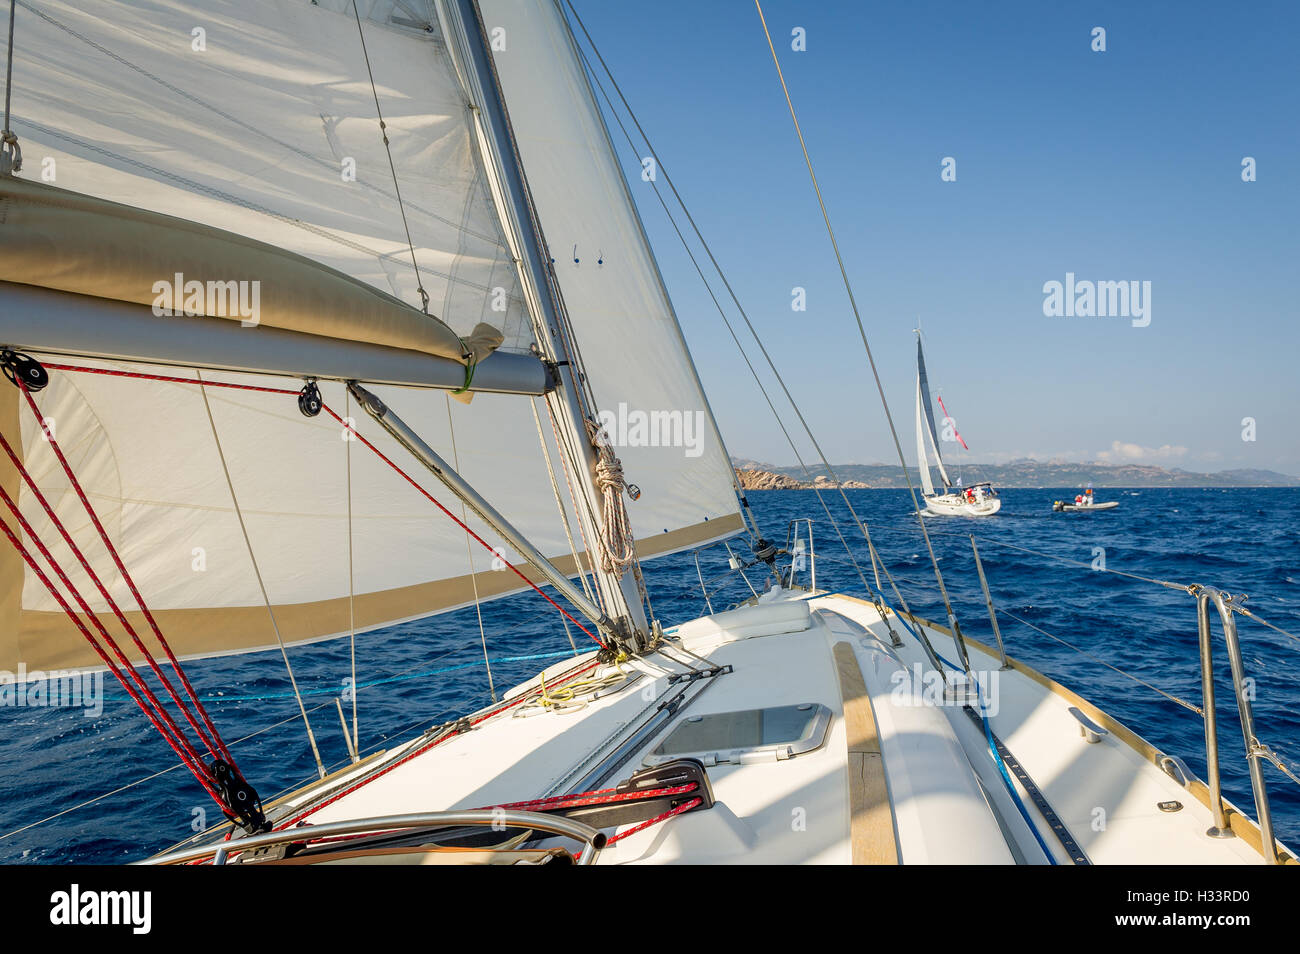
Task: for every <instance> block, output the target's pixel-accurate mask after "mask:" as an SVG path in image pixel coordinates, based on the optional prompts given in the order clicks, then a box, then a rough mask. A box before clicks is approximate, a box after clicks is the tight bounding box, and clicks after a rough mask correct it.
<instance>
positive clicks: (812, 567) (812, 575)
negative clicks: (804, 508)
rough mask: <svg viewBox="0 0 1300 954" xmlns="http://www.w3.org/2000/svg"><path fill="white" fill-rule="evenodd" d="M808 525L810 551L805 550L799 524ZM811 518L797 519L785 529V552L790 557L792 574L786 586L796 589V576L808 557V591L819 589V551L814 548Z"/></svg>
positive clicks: (787, 579)
mask: <svg viewBox="0 0 1300 954" xmlns="http://www.w3.org/2000/svg"><path fill="white" fill-rule="evenodd" d="M801 523H806V524H808V549H807V550H804V547H803V538H802V537H800V536H799V524H801ZM812 525H813V522H812V518H811V517H796V518H795V519H793V520H791V521H790V523H789V524H787V526H786V529H785V552H786V553H787V554H789V556H790V572H789V576H788V577H787V578H786V586H788V587H792V588H793V587H794V586H796V585H797V584H796V583H795V579H796V575H797V574H798V572H799V571H800V570H802V569H804V566H803V563H804V557H805V556H806V557H807V563H808V567H807V569H808V589H810V590H816V589H817V551H816V550H815V549H814V547H813V531H812Z"/></svg>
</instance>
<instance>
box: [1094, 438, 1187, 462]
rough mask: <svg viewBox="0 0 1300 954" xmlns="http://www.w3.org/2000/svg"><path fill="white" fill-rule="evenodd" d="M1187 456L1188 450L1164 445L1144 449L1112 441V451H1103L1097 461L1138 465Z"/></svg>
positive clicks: (1124, 442) (1178, 446)
mask: <svg viewBox="0 0 1300 954" xmlns="http://www.w3.org/2000/svg"><path fill="white" fill-rule="evenodd" d="M1186 456H1187V448H1186V447H1182V446H1181V445H1177V446H1176V445H1174V444H1164V445H1162V446H1160V447H1143V446H1142V445H1141V444H1134V443H1131V442H1128V441H1111V444H1110V450H1108V451H1101V452H1099V453H1098V454H1097V459H1098V460H1101V461H1105V462H1106V463H1124V462H1128V463H1136V462H1137V461H1159V460H1177V459H1178V458H1181V457H1186Z"/></svg>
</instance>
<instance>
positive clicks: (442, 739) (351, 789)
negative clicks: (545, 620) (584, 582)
mask: <svg viewBox="0 0 1300 954" xmlns="http://www.w3.org/2000/svg"><path fill="white" fill-rule="evenodd" d="M599 664H600V661H599V660H595V659H593V660H592V661H591V662H589V663H587V665H585V666H581V667H579V668H578V669H574V670H573V671H571V672H569V673H567V674H566V675H564V676H563V677H561V678H560V680H559V681H558V682H556V683H554V684H553V685H555V686H562V685H564V684H565V683H567V682H572V681H573V680H574V679H576V678H578V677H579V676H581V675H582V674H583V673H585V672H590V671H591V670H593V669H595V668H596V666H598V665H599ZM531 696H532V693H531V692H523V693H520V694H519V696H518V697H517V698H515V699H512V700H511V701H509V702H506V703H503V704H502V705H499V706H494V707H493V708H491V709H489V710H488V711H487V712H484V713H483V714H482V715H479V716H476V717H475V718H473V719H471V720H470V722H469V726H470V727H471V728H473V727H474V726H476V725H478V724H479V723H480V722H483V721H485V720H487V719H490V718H492V717H493V716H495V715H500V714H501V713H502V712H505V711H507V710H508V709H513V708H514V707H515V706H517V705H519V704H520V703H521V702H523V701H524V700H525V699H528V698H530V697H531ZM460 734H461V733H460V732H459V731H456V732H449V733H448V734H446V735H444V736H439V737H438V738H436V739H434V740H433V741H431V742H428V743H426V744H425V745H422V746H420V747H419V748H417V749H415V750H414V751H412V752H408V753H407V754H406V755H403V756H402V757H401V758H400V759H398V760H397V761H396V762H393V763H392V764H390V765H386V766H384V767H383V768H382V769H380V770H379V771H377V772H375V773H374V774H373V775H368V776H366V777H365V778H363V779H361V780H360V781H358V782H356V783H355V784H353V785H349V786H348V787H347V788H345V789H343V790H342V791H341V792H336V793H335V794H334V795H331V796H330V797H329V798H327V799H325V800H324V801H322V802H320V803H319V804H316V805H313V806H312V807H311V808H308V809H307V810H305V811H303V812H299V813H298V814H297V815H295V816H293V817H292V818H290V819H289V820H288V821H286V822H282V823H280V824H278V825H276V826H275V830H276V831H282V830H283V829H285V828H289V827H292V826H293V825H296V824H297V823H298V822H300V821H302V820H303V819H304V818H306V817H307V816H308V815H314V814H316V812H318V811H320V810H321V809H322V808H324V807H325V806H327V805H332V804H334V803H335V802H337V801H338V800H339V799H341V798H343V797H344V796H346V795H351V794H352V793H353V792H355V791H356V790H357V789H359V788H361V787H362V786H365V785H369V784H370V783H371V782H373V781H374V780H375V779H377V778H380V777H382V776H384V775H387V774H388V773H389V772H391V771H392V770H393V769H395V768H397V767H398V766H399V765H404V764H405V763H407V762H409V761H411V759H413V758H416V757H417V756H420V755H423V754H424V753H425V752H428V751H429V750H430V749H432V748H434V747H435V746H438V745H441V744H442V743H443V742H446V741H447V740H448V739H453V738H455V737H456V736H458V735H460Z"/></svg>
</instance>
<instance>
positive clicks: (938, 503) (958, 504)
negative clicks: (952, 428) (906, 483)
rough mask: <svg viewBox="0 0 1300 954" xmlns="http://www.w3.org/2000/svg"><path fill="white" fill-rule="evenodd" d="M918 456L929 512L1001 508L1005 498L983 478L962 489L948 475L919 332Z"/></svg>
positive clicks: (979, 512)
mask: <svg viewBox="0 0 1300 954" xmlns="http://www.w3.org/2000/svg"><path fill="white" fill-rule="evenodd" d="M927 445H928V447H929V451H928V453H927V450H926V448H927ZM931 457H933V461H934V466H935V468H936V469H937V470H938V471H939V479H940V481H941V482H942V484H943V492H942V493H940V492H938V491H936V489H935V484H934V479H933V477H932V475H931V473H930V466H931V463H930V462H931ZM916 459H917V466H918V467H919V469H920V473H921V491H922V495H923V497H924V499H925V506H926V513H930V514H940V515H944V516H954V515H961V516H968V517H990V516H992V515H993V514H995V513H997V512H998V511H999V510H1000V509H1002V499H1001V498H1000V497H999V496H998V495H997V491H995V490H994V489H993V485H992V484H990V483H988V482H987V481H981V482H980V483H976V484H972V485H971V486H970V487H969V488H966V489H962V488H961V486H960V480H959V481H958V483H957V484H956V485H954V484H953V481H952V479H951V478H950V477H949V476H948V471H947V469H946V468H945V467H944V465H943V454H941V453H940V451H939V433H938V429H937V428H936V427H935V419H934V406H933V404H932V403H931V402H930V380H929V376H928V375H927V374H926V370H925V351H924V350H923V348H922V347H921V335H920V333H919V332H918V333H917V336H916ZM954 486H955V487H956V489H954Z"/></svg>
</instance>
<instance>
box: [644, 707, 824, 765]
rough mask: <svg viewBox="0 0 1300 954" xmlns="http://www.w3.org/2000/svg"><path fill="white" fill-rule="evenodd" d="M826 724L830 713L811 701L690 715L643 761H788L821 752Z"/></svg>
mask: <svg viewBox="0 0 1300 954" xmlns="http://www.w3.org/2000/svg"><path fill="white" fill-rule="evenodd" d="M830 722H831V711H830V709H828V708H827V707H826V706H824V705H819V704H817V703H812V702H805V703H800V704H797V705H790V706H771V707H769V708H765V709H743V710H741V711H739V712H713V713H709V714H707V715H694V716H690V717H688V718H687V719H685V720H683V721H682V722H680V723H678V725H677V726H676V727H675V728H674V729H673V730H672V732H671V733H669V735H668V737H667V738H666V739H664V740H663V741H662V742H661V743H659V745H658V746H656V747H655V749H654V750H653V751H652V752H650V754H649V755H647V756H646V758H645V760H644V761H645V764H647V765H656V764H658V763H660V762H666V761H669V760H670V759H677V758H682V757H683V756H694V757H695V758H698V759H702V760H704V761H705V764H712V763H715V762H739V761H742V760H746V759H747V757H748V758H769V759H770V758H775V759H788V758H791V757H792V756H795V755H799V754H801V753H803V752H811V751H812V750H813V749H816V748H819V747H820V746H821V745H822V743H823V742H825V740H826V730H827V729H828V728H829V727H830Z"/></svg>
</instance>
